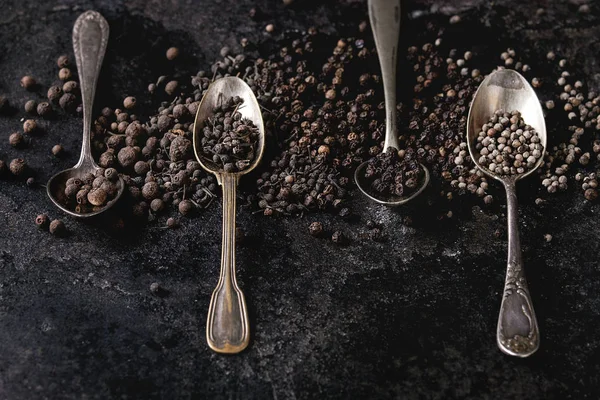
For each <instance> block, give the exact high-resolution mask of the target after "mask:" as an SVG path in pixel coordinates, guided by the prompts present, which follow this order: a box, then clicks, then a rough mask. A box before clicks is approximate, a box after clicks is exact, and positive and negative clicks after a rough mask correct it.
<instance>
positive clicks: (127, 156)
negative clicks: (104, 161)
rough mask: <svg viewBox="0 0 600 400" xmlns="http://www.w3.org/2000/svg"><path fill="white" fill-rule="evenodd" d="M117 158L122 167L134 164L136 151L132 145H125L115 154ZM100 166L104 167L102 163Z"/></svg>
mask: <svg viewBox="0 0 600 400" xmlns="http://www.w3.org/2000/svg"><path fill="white" fill-rule="evenodd" d="M117 159H118V160H119V164H121V166H122V167H123V168H129V167H132V166H133V165H134V164H135V161H136V159H137V153H136V151H135V149H134V148H133V147H131V146H125V147H123V148H122V149H121V150H119V153H118V154H117ZM102 167H104V165H102ZM105 168H106V167H105Z"/></svg>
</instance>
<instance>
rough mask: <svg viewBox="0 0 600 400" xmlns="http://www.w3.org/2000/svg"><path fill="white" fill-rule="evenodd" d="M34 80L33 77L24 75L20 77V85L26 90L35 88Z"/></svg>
mask: <svg viewBox="0 0 600 400" xmlns="http://www.w3.org/2000/svg"><path fill="white" fill-rule="evenodd" d="M35 85H36V81H35V79H34V78H33V77H31V76H29V75H25V76H24V77H22V78H21V86H22V87H23V88H25V89H26V90H32V89H34V88H35Z"/></svg>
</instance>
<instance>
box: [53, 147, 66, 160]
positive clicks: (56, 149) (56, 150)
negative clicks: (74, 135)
mask: <svg viewBox="0 0 600 400" xmlns="http://www.w3.org/2000/svg"><path fill="white" fill-rule="evenodd" d="M63 152H64V149H63V147H62V146H61V145H60V144H55V145H54V146H52V154H53V155H54V156H56V157H60V156H61V155H62V154H63Z"/></svg>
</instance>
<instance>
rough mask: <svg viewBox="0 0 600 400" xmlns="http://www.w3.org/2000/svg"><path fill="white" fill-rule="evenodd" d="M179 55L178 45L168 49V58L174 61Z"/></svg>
mask: <svg viewBox="0 0 600 400" xmlns="http://www.w3.org/2000/svg"><path fill="white" fill-rule="evenodd" d="M177 56H179V49H178V48H177V47H169V49H168V50H167V60H170V61H173V60H174V59H176V58H177Z"/></svg>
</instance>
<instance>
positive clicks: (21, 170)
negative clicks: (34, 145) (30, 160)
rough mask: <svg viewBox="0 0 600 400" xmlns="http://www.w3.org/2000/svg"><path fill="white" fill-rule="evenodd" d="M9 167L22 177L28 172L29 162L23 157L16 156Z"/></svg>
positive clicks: (13, 172)
mask: <svg viewBox="0 0 600 400" xmlns="http://www.w3.org/2000/svg"><path fill="white" fill-rule="evenodd" d="M9 169H10V172H11V173H12V174H13V175H14V176H17V177H21V176H23V175H25V173H26V172H27V163H26V162H25V160H23V159H22V158H15V159H14V160H12V161H11V162H10V165H9Z"/></svg>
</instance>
